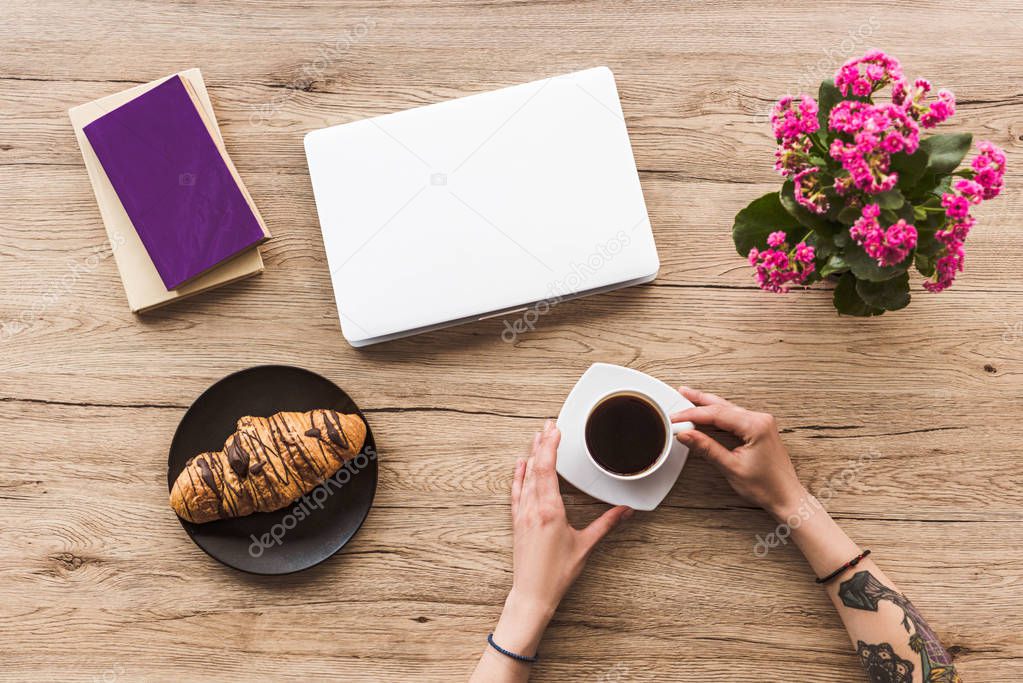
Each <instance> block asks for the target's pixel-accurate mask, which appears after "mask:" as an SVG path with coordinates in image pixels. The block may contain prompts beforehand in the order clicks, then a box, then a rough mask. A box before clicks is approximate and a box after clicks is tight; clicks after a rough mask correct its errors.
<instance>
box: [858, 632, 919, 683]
mask: <svg viewBox="0 0 1023 683" xmlns="http://www.w3.org/2000/svg"><path fill="white" fill-rule="evenodd" d="M856 652H857V654H859V656H860V663H861V664H862V665H863V669H864V671H866V672H867V678H868V679H870V681H871V683H913V662H911V661H909V660H908V659H903V658H902V657H899V656H898V655H897V654H895V651H894V650H893V649H892V646H891V645H889V644H888V643H881V644H880V645H867V644H866V643H864V642H863V641H862V640H860V641H857V642H856Z"/></svg>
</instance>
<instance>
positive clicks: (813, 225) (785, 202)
mask: <svg viewBox="0 0 1023 683" xmlns="http://www.w3.org/2000/svg"><path fill="white" fill-rule="evenodd" d="M778 198H779V199H780V200H781V205H782V206H784V207H785V210H786V211H788V212H789V215H791V216H792V217H793V218H795V219H796V220H797V221H799V223H800V225H802V226H804V227H807V228H809V229H810V230H813V231H815V232H819V233H821V234H824V235H833V234H835V232H836V231H838V230H840V229H841V228H842V226H840V225H836V224H834V223H832V222H831V221H829V220H828V219H827V218H825V217H824V216H821V215H818V214H815V213H811V212H810V211H808V210H807V209H806V208H804V207H803V206H801V205H800V204H799V202H797V201H796V195H795V186H794V185H793V184H792V181H791V180H786V181H785V184H783V185H782V186H781V192H779V193H778Z"/></svg>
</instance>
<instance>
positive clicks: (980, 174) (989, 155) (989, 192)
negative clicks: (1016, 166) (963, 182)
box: [970, 140, 1005, 199]
mask: <svg viewBox="0 0 1023 683" xmlns="http://www.w3.org/2000/svg"><path fill="white" fill-rule="evenodd" d="M977 149H979V150H980V154H978V155H977V156H976V157H975V158H974V159H973V162H972V163H971V164H970V166H971V167H972V168H973V170H974V172H975V175H974V176H973V179H974V180H975V181H976V182H977V183H978V184H979V185H980V186H981V188H983V193H982V196H983V197H984V199H994V198H995V197H997V196H998V193H1000V192H1001V191H1002V178H1003V176H1005V152H1003V151H1002V150H1001V149H999V148H998V147H996V146H995V145H993V144H991V143H990V142H988V141H986V140H984V141H982V142H980V143H978V144H977Z"/></svg>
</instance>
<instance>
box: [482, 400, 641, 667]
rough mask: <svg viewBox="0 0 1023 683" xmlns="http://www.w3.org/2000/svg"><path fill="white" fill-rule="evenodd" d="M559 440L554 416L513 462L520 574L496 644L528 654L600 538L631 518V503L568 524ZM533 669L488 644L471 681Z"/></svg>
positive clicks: (516, 562) (516, 574) (513, 504)
mask: <svg viewBox="0 0 1023 683" xmlns="http://www.w3.org/2000/svg"><path fill="white" fill-rule="evenodd" d="M560 441H561V433H560V432H559V431H558V428H557V427H555V426H554V422H553V421H551V420H548V421H547V424H546V425H544V430H543V432H540V433H537V434H536V436H535V437H533V445H532V448H531V449H530V455H529V457H528V458H525V459H520V460H519V461H518V462H517V463H516V464H515V479H514V481H513V483H512V493H511V511H512V529H513V531H514V535H515V547H514V551H513V552H514V558H513V564H514V578H513V579H512V589H511V591H510V592H509V593H508V598H507V600H505V603H504V611H503V612H502V613H501V619H500V621H498V623H497V628H495V629H494V642H495V643H497V644H498V645H500V646H501V647H503V648H504V649H506V650H510V651H512V652H515V653H517V654H520V655H525V656H529V657H531V656H533V655H535V654H536V651H537V648H538V647H539V644H540V638H541V637H542V636H543V632H544V630H545V629H546V628H547V623H548V622H549V621H550V619H551V617H552V616H554V611H555V610H556V609H557V607H558V605H559V604H560V603H561V599H562V598H563V597H564V596H565V593H566V592H567V591H568V589H569V588H570V587H571V585H572V583H573V582H575V580H576V578H577V577H578V576H579V574H580V572H582V570H583V566H584V565H585V564H586V559H587V558H588V557H589V556H590V553H591V552H593V549H594V548H595V547H596V545H597V543H599V542H600V540H601V539H602V538H604V537H605V536H606V535H607V534H608V533H609V532H610V531H611V530H612V529H614V528H615V527H616V526H617V525H618V523H619V522H621V521H622V520H623V519H627V518H629V517H630V516H632V509H631V508H628V507H626V506H624V505H620V506H618V507H615V508H611V509H610V510H608V511H607V512H605V513H604V514H602V515H601V516H600V517H598V518H597V519H595V520H594V521H593V522H592V523H590V525H589V526H587V527H586V528H584V529H574V528H573V527H572V526H571V525H570V524H569V523H568V518H567V517H566V515H565V504H564V502H563V501H562V499H561V490H560V489H559V487H558V473H557V470H556V467H555V466H556V464H557V458H558V444H559V443H560ZM528 669H529V667H528V666H527V665H526V664H523V663H520V662H516V661H514V660H512V659H510V658H508V657H505V656H504V655H502V654H499V653H497V652H496V651H494V650H493V649H492V648H489V647H488V648H487V649H486V651H485V652H484V654H483V658H482V659H481V660H480V663H479V665H478V666H477V668H476V671H475V673H474V675H473V678H472V680H473V681H488V683H489V682H491V681H523V680H526V678H527V677H528Z"/></svg>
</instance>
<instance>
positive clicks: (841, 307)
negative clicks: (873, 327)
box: [834, 273, 884, 318]
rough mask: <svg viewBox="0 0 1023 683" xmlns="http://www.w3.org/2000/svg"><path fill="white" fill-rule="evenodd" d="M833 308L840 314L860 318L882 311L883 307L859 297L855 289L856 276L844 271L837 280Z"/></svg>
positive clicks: (879, 313)
mask: <svg viewBox="0 0 1023 683" xmlns="http://www.w3.org/2000/svg"><path fill="white" fill-rule="evenodd" d="M834 303H835V309H836V310H837V311H838V312H839V313H840V314H842V315H854V316H857V317H861V318H866V317H870V316H873V315H881V314H882V313H884V309H883V308H875V307H873V306H871V305H870V304H868V303H867V302H865V301H864V300H863V299H861V298H860V295H859V293H857V291H856V277H855V276H854V275H853V274H852V273H846V274H845V275H843V276H842V279H841V280H839V281H838V286H837V287H835V294H834Z"/></svg>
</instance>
